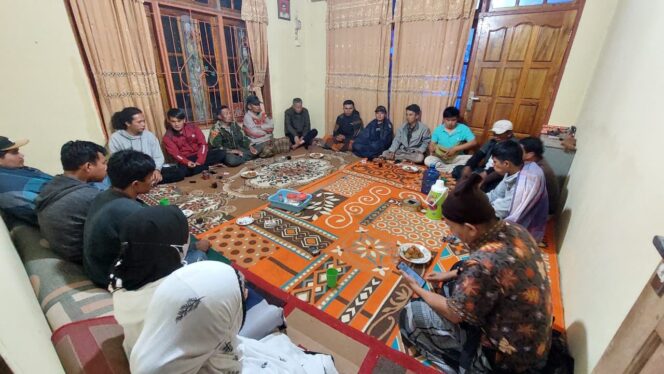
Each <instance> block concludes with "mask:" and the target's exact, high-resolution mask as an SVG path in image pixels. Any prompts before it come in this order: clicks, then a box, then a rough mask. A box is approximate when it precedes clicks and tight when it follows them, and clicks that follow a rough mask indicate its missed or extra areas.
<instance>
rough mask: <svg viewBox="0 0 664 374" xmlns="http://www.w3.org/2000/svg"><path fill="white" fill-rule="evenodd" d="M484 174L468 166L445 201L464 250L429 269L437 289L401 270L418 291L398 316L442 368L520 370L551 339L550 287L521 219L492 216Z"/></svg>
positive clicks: (534, 363)
mask: <svg viewBox="0 0 664 374" xmlns="http://www.w3.org/2000/svg"><path fill="white" fill-rule="evenodd" d="M481 180H482V178H481V177H480V176H479V175H478V174H471V176H470V177H468V178H467V179H465V180H462V181H461V182H460V183H459V184H458V185H457V186H456V188H455V190H454V192H453V193H452V194H451V195H450V196H448V198H447V199H446V200H445V202H444V203H443V215H444V216H445V221H446V222H447V224H448V225H449V227H450V230H451V231H452V233H453V234H454V235H455V236H456V237H458V238H459V239H460V240H461V241H462V242H464V243H466V245H467V246H468V249H469V251H470V256H469V257H468V259H466V260H465V261H464V262H462V263H460V264H457V265H455V267H453V269H451V271H448V272H443V273H435V272H434V273H431V274H428V275H427V276H426V278H427V280H428V281H430V282H434V283H439V282H443V284H444V286H443V292H442V293H441V294H438V293H434V292H431V291H427V290H424V289H423V288H422V287H420V285H419V283H417V281H415V280H414V279H412V278H411V277H409V276H407V275H406V274H405V273H403V272H402V275H403V277H404V280H405V281H406V284H407V285H408V286H409V287H410V288H411V289H412V290H413V292H414V293H415V294H417V295H418V296H419V297H420V298H419V299H417V300H413V301H411V302H410V303H409V304H407V305H406V307H405V308H404V310H403V311H402V312H401V315H400V317H399V325H400V328H401V334H402V337H403V338H404V340H406V341H408V342H410V343H411V344H413V345H414V346H415V347H416V348H417V349H418V350H419V351H420V352H421V353H422V354H424V355H425V356H426V357H427V358H428V359H429V360H431V361H432V362H433V363H434V364H436V365H437V366H438V367H440V368H441V369H443V370H444V371H445V372H448V373H456V372H464V371H466V372H471V373H483V372H497V373H520V372H525V371H528V370H530V369H539V368H541V367H543V366H544V365H545V364H546V360H547V355H548V352H549V347H550V345H551V325H552V304H551V288H550V285H549V279H548V275H547V273H546V269H545V264H544V260H543V259H542V252H541V251H540V248H539V247H538V246H537V243H536V242H535V240H534V239H533V237H532V236H531V235H530V234H529V233H528V231H527V230H526V229H524V228H523V227H521V226H519V225H517V224H513V223H509V222H507V221H502V220H499V219H498V218H496V216H495V212H494V210H493V208H492V206H491V204H490V203H489V200H488V198H487V197H486V195H485V194H484V193H483V192H482V191H480V189H479V183H480V182H481Z"/></svg>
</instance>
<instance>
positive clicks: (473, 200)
mask: <svg viewBox="0 0 664 374" xmlns="http://www.w3.org/2000/svg"><path fill="white" fill-rule="evenodd" d="M481 181H482V177H481V176H480V175H479V174H475V173H473V174H471V175H470V176H469V177H467V178H465V179H462V180H461V181H460V182H459V183H458V184H457V185H456V187H455V188H454V191H452V193H451V194H450V195H449V196H448V197H447V198H446V199H445V202H443V216H445V218H447V219H448V220H450V221H452V222H456V223H470V224H472V225H476V224H480V223H486V222H489V221H491V220H492V219H495V218H496V212H495V211H494V210H493V207H492V206H491V203H490V202H489V198H488V197H487V196H486V194H485V193H484V192H482V191H481V190H480V187H479V183H480V182H481Z"/></svg>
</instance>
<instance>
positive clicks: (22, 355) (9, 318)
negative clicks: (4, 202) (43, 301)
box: [0, 219, 63, 374]
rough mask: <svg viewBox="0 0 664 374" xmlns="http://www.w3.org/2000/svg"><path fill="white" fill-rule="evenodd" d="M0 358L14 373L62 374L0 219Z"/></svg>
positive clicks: (45, 327)
mask: <svg viewBox="0 0 664 374" xmlns="http://www.w3.org/2000/svg"><path fill="white" fill-rule="evenodd" d="M0 284H2V299H3V303H4V307H3V308H2V309H0V356H2V358H3V359H4V360H5V362H6V363H7V365H8V366H9V367H10V368H11V369H12V371H13V372H14V373H26V374H30V373H63V370H62V365H61V364H60V360H59V359H58V355H57V354H56V353H55V349H54V348H53V344H51V329H50V328H49V327H48V324H47V323H46V318H44V314H43V313H42V310H41V307H40V306H39V303H38V302H37V299H36V298H35V294H34V291H33V290H32V286H31V285H30V281H29V279H28V274H26V272H25V268H24V267H23V264H22V263H21V259H20V258H19V256H18V253H17V252H16V249H15V248H14V244H13V243H12V241H11V239H10V237H9V233H8V231H7V227H6V226H5V223H4V222H3V221H2V219H0Z"/></svg>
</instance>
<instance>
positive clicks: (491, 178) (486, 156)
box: [452, 119, 519, 192]
mask: <svg viewBox="0 0 664 374" xmlns="http://www.w3.org/2000/svg"><path fill="white" fill-rule="evenodd" d="M513 127H514V126H513V125H512V122H510V121H509V120H506V119H501V120H498V121H496V122H495V123H494V124H493V127H492V128H491V133H492V134H493V136H492V138H491V139H489V141H487V142H486V143H484V144H483V145H482V146H481V147H480V149H478V150H477V151H476V152H475V153H474V154H473V155H472V157H470V158H469V159H468V161H466V165H459V166H457V167H455V168H454V170H453V171H452V177H454V178H455V179H457V180H458V179H461V178H462V177H466V176H468V175H470V174H471V173H473V172H475V173H478V174H479V175H480V176H481V177H482V179H483V180H482V191H484V192H489V191H491V190H492V189H494V188H496V186H497V185H498V183H500V179H501V178H502V177H501V176H500V175H499V174H498V173H496V172H495V171H494V170H493V158H492V157H491V155H492V154H493V150H494V149H495V148H496V146H497V145H498V144H500V143H502V142H507V141H510V142H514V143H518V142H519V140H518V139H517V138H516V137H515V136H514V132H513V131H512V129H513Z"/></svg>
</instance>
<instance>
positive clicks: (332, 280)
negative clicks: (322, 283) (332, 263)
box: [327, 268, 339, 288]
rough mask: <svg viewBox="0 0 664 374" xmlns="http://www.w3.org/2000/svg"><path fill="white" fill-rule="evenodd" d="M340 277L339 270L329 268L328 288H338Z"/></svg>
mask: <svg viewBox="0 0 664 374" xmlns="http://www.w3.org/2000/svg"><path fill="white" fill-rule="evenodd" d="M338 276H339V270H337V269H335V268H327V287H328V288H336V287H337V277H338Z"/></svg>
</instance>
